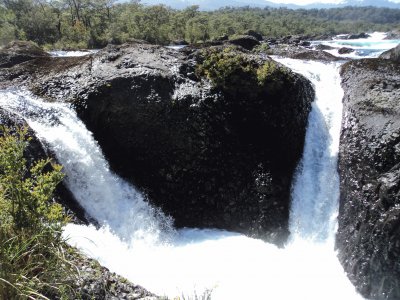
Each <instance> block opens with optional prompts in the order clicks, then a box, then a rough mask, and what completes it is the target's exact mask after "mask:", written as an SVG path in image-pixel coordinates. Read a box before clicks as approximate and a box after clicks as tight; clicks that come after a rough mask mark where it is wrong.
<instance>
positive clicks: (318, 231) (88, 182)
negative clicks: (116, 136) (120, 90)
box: [0, 59, 361, 300]
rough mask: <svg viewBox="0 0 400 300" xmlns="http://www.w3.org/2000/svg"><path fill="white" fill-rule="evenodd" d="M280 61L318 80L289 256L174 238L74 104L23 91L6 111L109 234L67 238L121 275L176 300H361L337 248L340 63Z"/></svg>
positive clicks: (222, 238) (263, 247) (217, 237)
mask: <svg viewBox="0 0 400 300" xmlns="http://www.w3.org/2000/svg"><path fill="white" fill-rule="evenodd" d="M278 60H279V61H280V62H281V63H283V64H285V65H287V66H289V67H290V68H292V69H293V70H295V71H296V72H299V73H301V74H303V75H305V76H306V77H308V78H309V79H310V80H311V81H312V83H313V84H314V86H315V89H316V99H315V101H314V103H313V104H312V111H311V113H310V117H309V124H308V129H307V134H306V142H305V149H304V155H303V158H302V160H301V163H300V164H299V167H298V171H297V174H296V177H295V180H294V185H293V192H292V206H291V214H290V231H291V233H292V234H291V237H290V241H289V243H288V244H287V245H286V247H285V248H284V249H278V248H277V247H276V246H274V245H272V244H268V243H265V242H263V241H261V240H257V239H252V238H249V237H246V236H244V235H241V234H237V233H233V232H226V231H221V230H212V229H208V230H201V229H182V230H175V229H173V228H172V226H171V220H170V219H169V218H168V217H166V216H164V215H163V213H162V212H160V211H159V210H158V209H156V208H153V207H151V206H150V205H148V203H147V202H146V201H144V198H143V197H142V195H141V194H140V193H139V192H138V191H136V190H135V188H134V187H132V186H131V185H129V184H128V183H126V182H125V181H123V180H122V179H121V178H119V177H118V176H116V175H115V174H113V173H112V172H111V171H110V170H109V166H108V163H107V161H106V160H105V158H104V156H103V154H102V151H101V149H100V147H99V146H98V144H97V142H96V141H95V140H94V138H93V136H92V134H91V133H90V132H89V131H88V130H87V129H86V128H85V126H84V124H83V123H82V122H81V121H80V120H79V119H78V117H77V116H76V114H75V112H74V111H73V110H72V109H70V108H69V107H68V106H67V105H64V104H55V103H45V102H43V101H42V100H41V99H36V98H35V97H33V96H32V95H30V94H29V93H27V92H23V91H5V92H1V96H0V105H1V106H2V107H4V108H7V109H8V110H10V111H13V112H15V113H17V114H19V115H21V116H22V117H24V118H25V119H26V120H27V122H28V123H29V125H30V126H31V127H32V128H33V130H35V131H36V133H37V135H38V137H39V138H40V139H41V140H43V141H44V142H45V144H46V145H47V146H48V147H49V148H50V149H51V150H52V151H53V152H54V153H55V155H56V157H57V159H58V160H59V162H60V163H61V164H62V165H63V166H64V172H65V173H66V175H67V177H66V183H67V186H68V187H69V189H70V190H71V191H72V193H73V194H74V196H75V197H76V198H77V200H78V201H79V203H80V204H81V205H82V206H83V208H84V209H85V210H86V211H87V213H88V214H89V215H90V216H91V217H93V218H95V219H96V220H97V221H98V222H99V224H100V225H101V228H99V229H96V228H95V227H93V226H82V225H74V224H70V225H68V226H66V228H65V231H64V236H65V237H67V238H68V240H69V243H70V244H72V245H76V246H77V247H78V248H80V249H82V251H83V252H85V253H86V254H87V255H89V256H90V257H93V258H95V259H98V260H99V262H100V263H101V264H102V265H104V266H106V267H108V268H109V269H110V270H111V271H114V272H116V273H118V274H120V275H122V276H124V277H126V278H128V279H129V280H131V281H132V282H134V283H136V284H140V285H142V286H144V287H146V288H147V289H149V290H150V291H152V292H154V293H156V294H158V295H166V296H168V297H170V298H174V297H178V296H181V297H182V296H184V297H185V299H194V298H195V295H197V296H199V297H203V298H204V299H205V296H206V295H208V294H209V295H211V297H212V298H211V299H213V300H215V299H223V300H225V299H304V300H312V299H315V300H317V299H318V300H320V299H332V300H333V299H335V300H337V299H347V300H350V299H361V297H360V296H359V295H358V294H357V293H356V292H355V289H354V287H353V286H352V285H351V283H350V282H349V280H348V279H347V277H346V275H345V273H344V271H343V269H342V267H341V265H340V264H339V262H338V259H337V257H336V253H335V252H334V245H333V241H334V234H335V228H336V216H337V207H338V196H339V185H338V174H337V171H336V163H337V153H338V142H339V133H340V122H341V99H342V90H341V88H340V78H339V74H338V66H339V64H323V63H319V62H304V61H299V60H290V59H278ZM191 297H192V298H191ZM200 299H202V298H200Z"/></svg>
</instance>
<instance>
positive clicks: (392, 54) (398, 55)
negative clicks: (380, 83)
mask: <svg viewBox="0 0 400 300" xmlns="http://www.w3.org/2000/svg"><path fill="white" fill-rule="evenodd" d="M379 57H380V58H384V59H390V60H393V61H396V62H400V44H399V45H397V46H396V47H395V48H393V49H390V50H387V51H385V52H383V53H382V54H381V55H380V56H379Z"/></svg>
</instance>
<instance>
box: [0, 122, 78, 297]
mask: <svg viewBox="0 0 400 300" xmlns="http://www.w3.org/2000/svg"><path fill="white" fill-rule="evenodd" d="M0 133H1V136H0V299H1V300H3V299H4V300H5V299H48V298H47V297H51V298H65V299H66V298H69V296H68V295H72V293H73V290H72V288H71V285H70V284H69V280H71V278H73V274H74V272H75V271H74V268H73V266H72V265H71V264H70V263H69V262H68V260H67V259H66V258H65V256H64V254H65V250H64V249H65V242H64V240H63V238H62V236H61V228H62V226H63V225H64V224H65V222H67V220H68V219H67V217H66V216H65V214H64V213H63V210H62V207H61V206H60V205H59V204H57V203H55V202H54V201H52V197H53V192H54V190H55V188H56V186H57V184H58V183H60V181H61V180H62V178H63V174H62V172H61V166H59V165H57V164H53V163H52V162H51V161H50V160H49V159H47V160H39V161H37V162H33V163H32V166H31V167H30V168H28V164H27V161H26V159H25V158H24V154H25V151H26V148H27V145H28V142H29V137H28V134H27V130H26V129H17V130H15V131H11V130H10V129H7V128H5V127H0Z"/></svg>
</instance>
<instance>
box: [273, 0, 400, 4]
mask: <svg viewBox="0 0 400 300" xmlns="http://www.w3.org/2000/svg"><path fill="white" fill-rule="evenodd" d="M269 1H270V2H275V3H284V4H289V3H290V4H298V5H307V4H311V3H334V4H339V3H342V2H344V0H269ZM389 1H390V2H394V3H400V0H389Z"/></svg>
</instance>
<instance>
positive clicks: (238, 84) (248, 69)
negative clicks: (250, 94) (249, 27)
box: [196, 46, 282, 91]
mask: <svg viewBox="0 0 400 300" xmlns="http://www.w3.org/2000/svg"><path fill="white" fill-rule="evenodd" d="M200 55H201V58H200V61H201V63H200V64H198V65H197V69H196V73H197V75H198V76H205V77H207V78H208V79H209V80H210V81H211V83H212V84H213V86H214V87H219V88H222V89H224V90H229V91H232V90H236V89H237V88H239V89H242V90H243V89H246V88H248V89H249V90H254V89H255V90H258V89H259V88H258V87H262V86H264V84H265V83H266V82H267V81H273V80H275V79H276V77H279V75H278V74H280V73H282V71H281V72H277V70H278V69H277V66H276V64H275V62H273V61H265V62H262V63H260V62H258V61H256V60H255V59H252V58H250V57H249V56H246V55H243V54H242V53H241V52H239V51H238V50H237V49H236V48H235V47H233V46H232V47H225V48H223V50H221V49H220V48H217V47H216V48H210V49H204V50H202V52H201V54H200ZM257 86H258V87H257Z"/></svg>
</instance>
